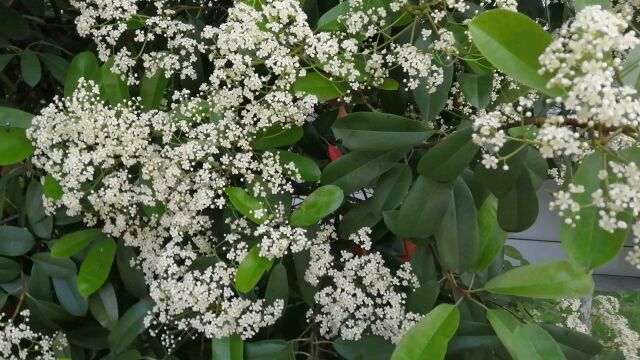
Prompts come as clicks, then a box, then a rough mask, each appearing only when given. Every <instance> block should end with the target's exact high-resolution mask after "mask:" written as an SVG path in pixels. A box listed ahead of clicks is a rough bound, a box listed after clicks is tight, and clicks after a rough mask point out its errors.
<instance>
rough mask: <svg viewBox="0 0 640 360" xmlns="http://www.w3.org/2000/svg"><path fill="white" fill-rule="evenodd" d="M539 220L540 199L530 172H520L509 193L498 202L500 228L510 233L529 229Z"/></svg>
mask: <svg viewBox="0 0 640 360" xmlns="http://www.w3.org/2000/svg"><path fill="white" fill-rule="evenodd" d="M537 218H538V197H537V195H536V189H535V188H534V186H533V183H532V181H531V175H530V173H529V172H528V171H520V174H519V175H518V177H517V178H516V182H515V184H514V186H513V188H511V190H509V192H508V193H507V194H506V195H505V196H504V197H502V198H500V200H499V202H498V222H499V224H500V227H502V228H503V229H504V230H506V231H510V232H520V231H523V230H526V229H528V228H529V227H530V226H531V225H533V223H534V222H535V221H536V219H537Z"/></svg>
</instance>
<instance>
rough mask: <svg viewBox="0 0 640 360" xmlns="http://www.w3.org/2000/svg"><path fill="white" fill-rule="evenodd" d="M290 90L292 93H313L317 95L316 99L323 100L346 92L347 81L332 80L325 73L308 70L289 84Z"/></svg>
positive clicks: (337, 96)
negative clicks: (308, 71)
mask: <svg viewBox="0 0 640 360" xmlns="http://www.w3.org/2000/svg"><path fill="white" fill-rule="evenodd" d="M291 91H292V92H293V93H298V92H302V93H305V94H309V95H315V96H316V97H318V100H320V101H321V102H325V101H327V100H331V99H335V98H339V97H341V96H342V95H344V94H346V93H347V83H346V82H337V81H333V80H330V79H329V78H328V77H327V76H325V75H321V74H319V73H317V72H310V73H308V74H307V75H305V76H303V77H300V78H297V79H296V80H295V81H294V83H293V85H292V86H291Z"/></svg>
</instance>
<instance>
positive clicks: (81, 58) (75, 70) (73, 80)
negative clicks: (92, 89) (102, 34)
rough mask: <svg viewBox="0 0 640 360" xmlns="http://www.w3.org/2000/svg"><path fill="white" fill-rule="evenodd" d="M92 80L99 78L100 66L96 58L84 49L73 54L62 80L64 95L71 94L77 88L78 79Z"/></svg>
mask: <svg viewBox="0 0 640 360" xmlns="http://www.w3.org/2000/svg"><path fill="white" fill-rule="evenodd" d="M80 78H84V79H85V80H92V81H95V82H98V81H99V79H100V68H99V67H98V59H96V56H95V55H94V54H93V53H92V52H90V51H84V52H81V53H79V54H78V55H76V56H74V57H73V59H72V60H71V65H69V71H68V72H67V77H66V79H65V80H64V96H71V95H72V94H73V92H74V91H75V90H76V89H77V88H78V80H80Z"/></svg>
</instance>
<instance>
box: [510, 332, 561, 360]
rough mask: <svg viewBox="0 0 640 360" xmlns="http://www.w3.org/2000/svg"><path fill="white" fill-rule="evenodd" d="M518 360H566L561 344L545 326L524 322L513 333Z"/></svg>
mask: <svg viewBox="0 0 640 360" xmlns="http://www.w3.org/2000/svg"><path fill="white" fill-rule="evenodd" d="M513 341H514V345H515V349H516V359H517V360H565V359H566V358H565V356H564V355H563V354H562V350H560V346H558V344H557V343H556V342H555V340H553V338H552V337H551V335H549V334H548V333H547V332H546V331H545V330H544V329H543V328H541V327H540V326H538V325H536V324H524V325H520V326H518V327H517V328H516V330H515V332H514V333H513Z"/></svg>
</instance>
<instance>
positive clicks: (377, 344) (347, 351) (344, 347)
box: [333, 335, 395, 360]
mask: <svg viewBox="0 0 640 360" xmlns="http://www.w3.org/2000/svg"><path fill="white" fill-rule="evenodd" d="M333 347H334V348H335V349H336V351H337V352H338V354H340V356H342V357H343V358H345V359H346V360H365V359H366V360H389V359H390V358H391V354H393V350H394V348H395V346H394V345H393V344H392V343H391V342H389V341H387V340H385V339H384V338H382V337H380V336H374V335H365V336H362V337H361V338H360V339H359V340H357V341H350V340H343V339H340V338H338V339H336V340H334V342H333Z"/></svg>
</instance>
